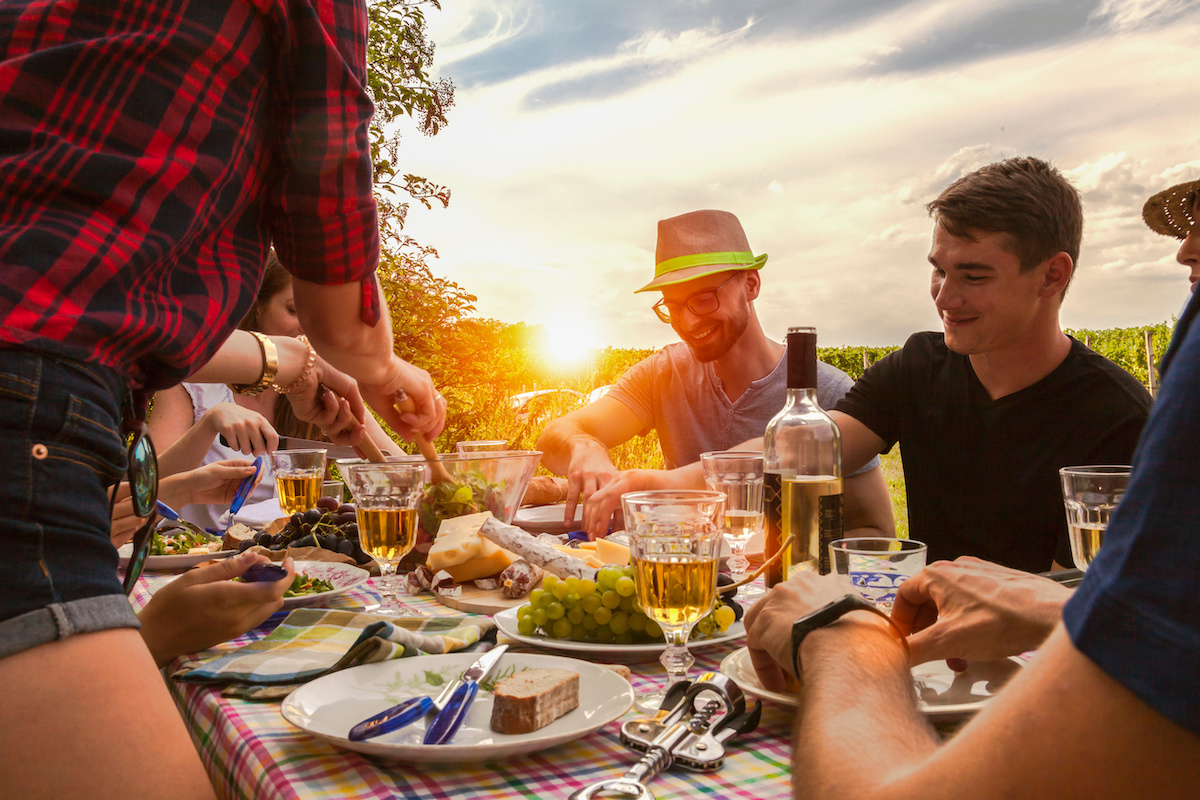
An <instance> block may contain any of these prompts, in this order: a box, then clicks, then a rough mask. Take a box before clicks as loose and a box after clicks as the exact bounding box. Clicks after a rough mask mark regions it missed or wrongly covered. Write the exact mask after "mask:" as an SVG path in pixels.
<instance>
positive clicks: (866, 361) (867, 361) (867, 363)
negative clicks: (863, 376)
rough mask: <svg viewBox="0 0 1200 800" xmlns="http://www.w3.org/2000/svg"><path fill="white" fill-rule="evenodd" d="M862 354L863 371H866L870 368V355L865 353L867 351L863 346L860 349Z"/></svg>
mask: <svg viewBox="0 0 1200 800" xmlns="http://www.w3.org/2000/svg"><path fill="white" fill-rule="evenodd" d="M862 356H863V372H866V371H867V370H868V369H870V368H871V356H870V355H868V354H867V351H866V349H865V348H864V349H863V351H862Z"/></svg>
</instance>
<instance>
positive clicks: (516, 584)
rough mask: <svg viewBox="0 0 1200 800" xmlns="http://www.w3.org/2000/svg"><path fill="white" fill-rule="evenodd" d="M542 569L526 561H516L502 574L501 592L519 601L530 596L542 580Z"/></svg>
mask: <svg viewBox="0 0 1200 800" xmlns="http://www.w3.org/2000/svg"><path fill="white" fill-rule="evenodd" d="M542 575H543V572H542V569H541V567H535V566H534V565H533V564H530V563H529V562H528V561H526V560H525V559H523V558H522V559H521V560H520V561H514V562H513V563H511V564H509V565H508V568H507V569H505V570H504V572H501V573H500V592H501V593H502V594H503V595H504V596H505V597H511V598H512V599H514V600H515V599H517V598H518V597H524V596H525V595H527V594H529V592H530V591H531V590H532V589H533V587H534V586H537V584H538V581H540V580H541V579H542Z"/></svg>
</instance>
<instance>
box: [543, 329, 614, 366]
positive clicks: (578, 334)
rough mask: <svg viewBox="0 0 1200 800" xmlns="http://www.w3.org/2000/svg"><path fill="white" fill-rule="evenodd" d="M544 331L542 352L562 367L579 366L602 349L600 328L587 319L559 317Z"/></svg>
mask: <svg viewBox="0 0 1200 800" xmlns="http://www.w3.org/2000/svg"><path fill="white" fill-rule="evenodd" d="M542 330H543V334H542V350H543V351H544V352H545V354H546V356H547V357H548V358H549V360H550V361H551V362H552V363H554V364H556V365H558V366H560V367H571V366H578V365H580V364H582V363H584V362H585V361H586V360H587V359H588V358H590V357H591V355H592V353H593V352H594V351H595V350H596V349H597V348H598V347H600V328H599V326H598V325H597V324H596V322H595V320H592V319H588V318H586V317H557V318H555V319H552V320H549V321H547V322H545V323H543V324H542Z"/></svg>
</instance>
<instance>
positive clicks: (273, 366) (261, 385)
mask: <svg viewBox="0 0 1200 800" xmlns="http://www.w3.org/2000/svg"><path fill="white" fill-rule="evenodd" d="M249 334H250V335H251V336H253V337H254V338H255V340H256V341H257V342H258V348H259V350H260V351H261V352H262V377H260V378H259V379H258V383H253V384H250V383H240V384H235V383H231V384H229V388H230V389H233V391H235V392H237V393H238V394H245V395H250V396H251V397H253V396H254V395H256V394H260V393H261V392H262V390H263V389H266V388H267V387H268V386H270V385H272V384H273V383H275V375H276V374H277V373H278V372H279V352H278V351H277V350H276V349H275V343H274V342H272V341H271V340H270V338H268V337H267V336H266V335H265V334H262V333H259V332H258V331H249Z"/></svg>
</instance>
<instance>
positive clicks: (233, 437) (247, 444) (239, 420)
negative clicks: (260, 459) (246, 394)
mask: <svg viewBox="0 0 1200 800" xmlns="http://www.w3.org/2000/svg"><path fill="white" fill-rule="evenodd" d="M202 421H204V422H205V423H207V424H208V426H209V427H210V428H211V429H212V430H213V434H214V435H216V436H223V437H225V441H226V443H228V445H229V447H230V448H231V449H233V450H237V451H238V452H240V453H244V454H246V455H255V456H261V455H264V454H266V453H270V452H272V451H274V450H275V449H276V448H277V447H279V434H278V433H276V431H275V428H274V426H272V425H271V423H270V422H269V421H268V420H267V418H266V417H264V416H263V415H262V414H260V413H258V412H257V411H252V410H250V409H248V408H242V407H241V406H239V405H238V404H237V403H217V404H216V405H215V406H213V407H212V408H210V409H209V410H208V411H206V412H204V416H203V417H202Z"/></svg>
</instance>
